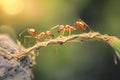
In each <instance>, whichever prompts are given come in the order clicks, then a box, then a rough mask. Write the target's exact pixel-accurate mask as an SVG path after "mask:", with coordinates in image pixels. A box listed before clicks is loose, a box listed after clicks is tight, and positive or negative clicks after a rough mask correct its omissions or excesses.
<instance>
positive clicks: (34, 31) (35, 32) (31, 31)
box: [19, 28, 37, 44]
mask: <svg viewBox="0 0 120 80" xmlns="http://www.w3.org/2000/svg"><path fill="white" fill-rule="evenodd" d="M24 32H28V33H29V35H26V36H24V43H25V44H26V38H33V37H34V36H36V35H37V31H36V30H35V29H33V28H28V29H25V30H24V31H22V32H21V33H20V34H19V36H21V35H22V34H23V33H24Z"/></svg>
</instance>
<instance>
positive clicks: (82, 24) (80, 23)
mask: <svg viewBox="0 0 120 80" xmlns="http://www.w3.org/2000/svg"><path fill="white" fill-rule="evenodd" d="M74 27H75V28H81V29H82V30H86V29H87V28H89V29H90V31H92V29H91V28H90V27H89V26H88V25H87V24H86V23H85V22H84V21H83V20H81V19H79V20H78V21H76V22H75V24H74Z"/></svg>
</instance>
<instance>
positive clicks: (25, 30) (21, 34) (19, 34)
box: [19, 29, 27, 37]
mask: <svg viewBox="0 0 120 80" xmlns="http://www.w3.org/2000/svg"><path fill="white" fill-rule="evenodd" d="M26 31H27V29H25V30H24V31H22V32H21V33H20V34H19V37H20V36H21V35H22V34H23V33H24V32H26Z"/></svg>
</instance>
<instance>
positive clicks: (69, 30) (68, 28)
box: [58, 25, 76, 35]
mask: <svg viewBox="0 0 120 80" xmlns="http://www.w3.org/2000/svg"><path fill="white" fill-rule="evenodd" d="M73 30H76V29H75V28H74V27H72V26H70V25H65V26H64V25H60V26H59V28H58V33H60V32H62V33H61V35H64V33H65V31H68V32H69V35H71V31H73Z"/></svg>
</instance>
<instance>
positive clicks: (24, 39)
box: [24, 36, 32, 44]
mask: <svg viewBox="0 0 120 80" xmlns="http://www.w3.org/2000/svg"><path fill="white" fill-rule="evenodd" d="M26 38H32V36H24V44H26Z"/></svg>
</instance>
